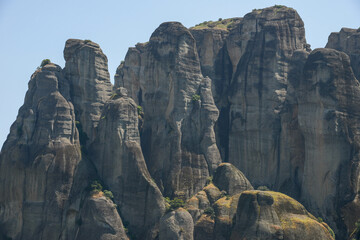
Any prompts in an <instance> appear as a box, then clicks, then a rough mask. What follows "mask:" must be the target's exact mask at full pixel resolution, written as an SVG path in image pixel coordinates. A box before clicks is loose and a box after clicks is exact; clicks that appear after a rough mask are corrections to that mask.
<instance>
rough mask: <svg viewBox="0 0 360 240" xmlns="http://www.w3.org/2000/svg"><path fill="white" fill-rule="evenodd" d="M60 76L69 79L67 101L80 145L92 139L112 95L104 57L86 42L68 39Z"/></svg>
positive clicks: (96, 45)
mask: <svg viewBox="0 0 360 240" xmlns="http://www.w3.org/2000/svg"><path fill="white" fill-rule="evenodd" d="M64 58H65V61H66V64H65V68H64V76H65V77H66V78H67V79H68V80H69V84H70V96H71V101H72V103H73V104H74V107H75V113H76V120H77V121H78V122H79V124H80V127H81V131H82V133H81V136H80V137H81V138H80V140H81V142H82V143H81V144H82V145H84V146H88V145H89V144H90V143H91V142H92V141H93V140H94V134H95V128H96V126H97V125H98V122H99V120H100V116H101V111H102V108H103V106H104V104H105V102H106V100H108V99H109V98H110V96H111V94H112V88H113V87H112V84H111V82H110V75H109V72H108V65H107V57H106V56H105V54H104V53H103V52H102V50H101V49H100V47H99V45H98V44H96V43H94V42H92V41H90V40H78V39H69V40H67V41H66V44H65V49H64Z"/></svg>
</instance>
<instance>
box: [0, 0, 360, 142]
mask: <svg viewBox="0 0 360 240" xmlns="http://www.w3.org/2000/svg"><path fill="white" fill-rule="evenodd" d="M275 4H282V5H286V6H288V7H292V8H295V9H296V10H297V11H298V13H299V14H300V16H301V17H302V19H303V21H304V23H305V29H306V38H307V41H308V43H310V44H311V46H312V48H318V47H324V46H325V44H326V42H327V38H328V36H329V34H330V33H331V32H334V31H339V30H340V29H341V27H350V28H358V27H360V0H342V1H339V0H311V1H309V0H302V1H295V0H278V1H273V0H252V1H249V0H246V1H242V0H233V1H226V0H222V1H221V0H217V1H213V0H206V1H205V0H177V1H171V0H154V1H152V0H138V1H119V0H104V1H95V0H86V1H83V0H71V1H70V0H62V1H54V0H31V1H29V0H0V54H1V58H0V76H1V78H0V79H1V87H0V114H1V115H0V116H1V117H0V146H2V144H3V142H4V141H5V139H6V137H7V134H8V133H9V129H10V125H11V124H12V123H13V122H14V121H15V119H16V116H17V112H18V109H19V107H20V106H21V105H22V104H23V101H24V97H25V93H26V90H27V83H28V81H29V79H30V76H31V74H32V73H33V72H34V70H35V69H36V67H37V66H39V65H40V62H41V60H42V59H44V58H49V59H51V61H52V62H54V63H57V64H59V65H60V66H62V67H64V59H63V48H64V45H65V41H66V40H67V39H68V38H79V39H91V40H92V41H94V42H97V43H98V44H100V46H101V48H102V50H103V51H104V53H105V54H106V55H107V57H108V60H109V71H110V75H111V78H112V81H113V75H114V73H115V70H116V68H117V66H118V65H119V64H120V61H121V60H123V59H124V57H125V54H126V52H127V49H128V47H132V46H134V45H135V44H136V43H137V42H146V41H148V39H149V37H150V35H151V33H152V32H153V31H154V30H155V29H156V28H157V27H158V26H159V25H160V24H161V23H162V22H165V21H179V22H181V23H182V24H183V25H184V26H186V27H191V26H194V25H195V24H197V23H200V22H203V21H206V20H217V19H218V18H230V17H242V16H244V15H245V14H246V13H248V12H251V10H252V9H254V8H264V7H269V6H273V5H275Z"/></svg>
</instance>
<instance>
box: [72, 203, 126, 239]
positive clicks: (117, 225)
mask: <svg viewBox="0 0 360 240" xmlns="http://www.w3.org/2000/svg"><path fill="white" fill-rule="evenodd" d="M80 219H81V220H79V221H81V222H80V228H79V232H78V234H77V235H76V239H79V240H81V239H99V240H127V239H128V237H127V236H126V233H125V231H124V226H123V223H122V221H121V218H120V216H119V214H118V212H117V210H116V207H115V205H114V203H113V202H112V201H111V200H109V199H106V197H104V196H102V197H89V198H87V199H86V201H85V202H84V206H83V208H82V212H81V217H80Z"/></svg>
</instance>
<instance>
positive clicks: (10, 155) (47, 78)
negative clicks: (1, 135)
mask: <svg viewBox="0 0 360 240" xmlns="http://www.w3.org/2000/svg"><path fill="white" fill-rule="evenodd" d="M64 86H66V80H65V79H64V77H63V74H62V71H61V68H60V67H59V66H57V65H54V64H48V65H45V66H44V67H43V68H41V69H40V70H37V71H36V72H35V73H34V74H33V75H32V77H31V79H30V81H29V90H28V91H27V93H26V97H25V102H24V105H23V106H22V107H21V108H20V110H19V113H18V117H17V119H16V121H15V123H14V124H13V125H12V127H11V130H10V134H9V136H8V138H7V140H6V142H5V144H4V146H3V148H2V151H1V156H0V184H1V185H0V193H1V196H0V236H3V237H4V238H6V239H58V237H59V236H60V233H61V228H62V214H63V213H64V206H65V203H66V201H67V200H68V198H69V194H70V190H71V186H72V182H73V176H74V171H75V168H76V166H77V164H78V162H79V161H80V158H81V154H80V145H79V140H78V132H77V129H76V127H75V115H74V107H73V105H72V104H71V103H70V102H68V101H67V100H66V99H65V97H64V96H63V95H62V93H61V92H60V91H59V89H66V87H64ZM64 95H66V93H64Z"/></svg>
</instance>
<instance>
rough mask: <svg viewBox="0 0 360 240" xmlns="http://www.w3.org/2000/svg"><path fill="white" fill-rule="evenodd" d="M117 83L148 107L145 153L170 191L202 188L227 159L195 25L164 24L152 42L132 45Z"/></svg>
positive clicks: (179, 192) (180, 192)
mask: <svg viewBox="0 0 360 240" xmlns="http://www.w3.org/2000/svg"><path fill="white" fill-rule="evenodd" d="M115 86H116V87H125V88H126V89H128V90H129V96H130V97H132V98H133V99H135V101H136V102H137V103H138V104H139V105H141V106H142V108H143V110H144V123H143V130H142V139H141V140H142V148H143V152H144V157H145V160H146V163H147V166H148V168H149V172H150V173H151V175H152V176H153V178H154V179H155V181H156V183H157V184H158V186H159V187H160V189H161V190H162V191H163V192H164V194H165V195H166V196H186V197H189V196H191V195H193V194H194V193H196V192H198V191H199V190H201V188H202V187H203V186H204V185H205V182H206V178H207V176H209V174H211V173H212V171H213V170H214V169H215V168H216V167H217V165H218V164H219V163H220V162H221V159H220V154H219V151H218V148H217V146H216V141H215V133H214V130H213V127H214V124H215V122H216V120H217V118H218V110H217V108H216V106H215V104H214V100H213V97H212V92H211V81H210V79H208V78H204V77H203V76H202V75H201V71H200V63H199V58H198V54H197V51H196V44H195V40H194V38H193V36H192V35H191V33H190V32H189V30H188V29H186V28H185V27H184V26H182V25H181V24H180V23H177V22H168V23H163V24H161V25H160V26H159V27H158V28H157V29H156V30H155V32H154V33H153V34H152V36H151V38H150V41H149V42H148V43H145V44H138V45H136V47H135V48H130V49H129V51H128V53H127V55H126V58H125V62H124V63H123V64H121V65H120V66H119V68H118V69H117V73H116V76H115Z"/></svg>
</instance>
